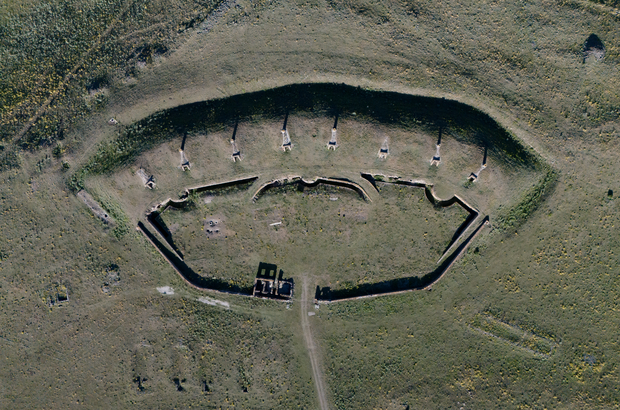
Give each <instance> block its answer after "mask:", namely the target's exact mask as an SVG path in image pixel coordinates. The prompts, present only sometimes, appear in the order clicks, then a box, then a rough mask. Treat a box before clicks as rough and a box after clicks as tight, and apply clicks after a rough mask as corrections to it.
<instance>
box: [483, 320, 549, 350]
mask: <svg viewBox="0 0 620 410" xmlns="http://www.w3.org/2000/svg"><path fill="white" fill-rule="evenodd" d="M471 326H472V327H473V328H474V329H476V330H479V331H481V332H482V333H484V334H486V335H489V336H492V337H494V338H497V339H500V340H503V341H505V342H508V343H509V344H511V345H513V346H517V347H520V348H522V349H525V350H527V351H529V352H531V353H534V354H537V355H541V356H543V357H544V358H549V357H550V356H551V354H552V353H553V350H554V349H555V348H556V347H557V344H556V343H555V342H554V341H552V340H549V339H547V338H544V337H540V336H537V335H535V334H533V333H531V332H528V331H527V330H523V329H521V328H519V327H517V326H513V325H510V324H508V323H505V322H502V321H501V320H499V319H497V318H495V317H493V316H491V315H488V314H478V315H476V316H475V317H474V319H473V321H472V323H471Z"/></svg>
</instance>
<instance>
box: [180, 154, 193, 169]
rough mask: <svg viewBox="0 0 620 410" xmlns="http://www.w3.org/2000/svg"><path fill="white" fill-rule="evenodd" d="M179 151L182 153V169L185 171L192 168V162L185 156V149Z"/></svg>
mask: <svg viewBox="0 0 620 410" xmlns="http://www.w3.org/2000/svg"><path fill="white" fill-rule="evenodd" d="M179 153H180V154H181V169H182V170H183V171H189V169H190V168H191V164H190V163H189V160H188V159H187V157H186V156H185V151H183V149H180V150H179Z"/></svg>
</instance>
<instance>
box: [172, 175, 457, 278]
mask: <svg viewBox="0 0 620 410" xmlns="http://www.w3.org/2000/svg"><path fill="white" fill-rule="evenodd" d="M273 190H276V189H275V188H274V189H272V190H270V191H273ZM270 191H267V193H266V194H265V195H264V196H261V198H260V199H259V200H258V201H256V203H251V202H248V201H247V198H246V196H244V195H226V196H216V197H207V198H208V199H207V200H208V201H209V202H208V203H205V200H204V198H198V200H197V201H196V202H195V203H196V205H193V206H191V207H188V208H187V209H182V210H175V209H174V208H170V209H169V210H167V211H166V212H164V213H163V214H162V219H163V220H164V222H165V224H166V226H167V227H169V229H171V230H173V231H174V232H173V233H172V240H173V241H174V243H175V244H176V245H177V246H178V247H179V249H180V250H181V252H182V253H183V254H184V258H185V261H186V263H187V264H188V265H189V266H190V267H191V268H192V269H194V270H195V271H197V272H198V273H199V274H201V275H205V276H209V277H214V278H217V279H220V280H224V281H233V282H234V283H235V284H238V285H239V286H241V287H246V288H247V287H252V285H253V284H254V277H255V276H256V268H257V267H258V264H259V262H268V263H274V264H276V265H278V267H279V269H282V270H283V271H284V275H285V276H286V277H294V278H297V281H298V282H299V279H300V278H301V275H311V276H313V277H315V278H316V279H317V280H318V281H319V284H320V285H321V286H330V287H331V288H332V289H338V288H343V287H344V288H347V287H351V286H356V285H360V284H363V283H374V282H379V281H384V280H391V279H397V278H399V277H407V276H412V275H413V276H415V275H421V274H425V273H427V272H429V271H432V270H433V269H434V266H435V264H436V262H437V260H439V258H440V257H441V256H442V254H443V252H444V251H445V250H446V249H447V248H448V246H449V244H450V242H451V239H452V237H453V235H454V234H455V233H456V230H457V228H458V227H459V226H460V225H461V224H462V223H463V222H464V221H465V219H466V217H467V215H468V214H467V212H465V210H463V209H462V208H461V207H460V206H458V205H454V206H452V207H450V208H440V209H435V208H434V207H433V205H432V204H431V203H430V202H429V201H428V200H427V199H426V198H425V196H424V190H423V189H421V188H410V187H405V188H402V187H396V186H385V187H383V188H382V190H381V191H382V192H381V194H382V195H381V198H380V199H379V200H377V201H374V202H373V203H372V204H370V203H367V202H364V200H363V199H361V198H360V197H359V195H358V194H356V193H355V192H353V191H352V190H348V189H344V188H335V187H325V186H320V185H319V186H317V187H315V188H306V189H304V190H301V191H300V190H299V189H298V188H297V186H289V187H283V188H279V189H277V191H279V192H270ZM209 222H215V225H213V226H211V224H210V223H209ZM277 222H281V225H277V226H271V224H272V223H277ZM311 261H313V262H311Z"/></svg>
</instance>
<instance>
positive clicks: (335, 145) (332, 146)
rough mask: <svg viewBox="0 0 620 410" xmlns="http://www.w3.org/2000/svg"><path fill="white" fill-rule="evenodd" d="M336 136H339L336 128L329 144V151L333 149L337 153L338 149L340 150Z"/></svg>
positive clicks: (333, 129)
mask: <svg viewBox="0 0 620 410" xmlns="http://www.w3.org/2000/svg"><path fill="white" fill-rule="evenodd" d="M336 136H337V131H336V128H335V127H334V128H332V138H331V139H330V140H329V142H328V143H327V149H333V150H334V151H336V148H338V142H337V141H336Z"/></svg>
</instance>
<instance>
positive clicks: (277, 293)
mask: <svg viewBox="0 0 620 410" xmlns="http://www.w3.org/2000/svg"><path fill="white" fill-rule="evenodd" d="M282 274H283V272H282V271H281V270H280V273H279V274H278V267H277V266H276V265H274V264H271V263H263V262H261V263H259V265H258V272H257V273H256V279H254V288H253V290H252V295H253V296H256V297H260V298H269V299H291V298H292V297H293V280H292V279H283V278H282Z"/></svg>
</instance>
